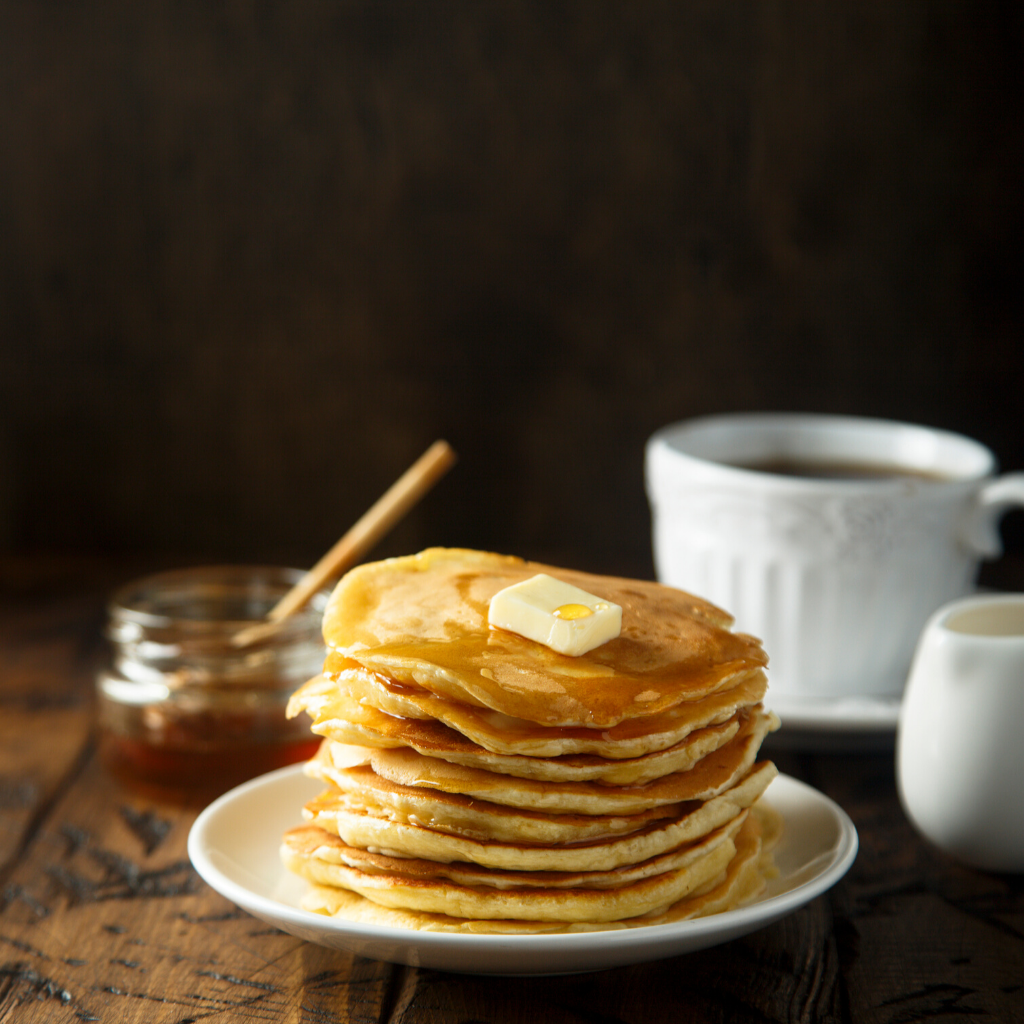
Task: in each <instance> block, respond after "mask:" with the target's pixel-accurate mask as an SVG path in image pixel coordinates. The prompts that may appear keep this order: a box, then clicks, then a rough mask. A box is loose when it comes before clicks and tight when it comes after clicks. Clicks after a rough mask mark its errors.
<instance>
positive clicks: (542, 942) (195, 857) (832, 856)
mask: <svg viewBox="0 0 1024 1024" xmlns="http://www.w3.org/2000/svg"><path fill="white" fill-rule="evenodd" d="M302 769H303V765H302V764H301V763H299V764H294V765H289V766H286V767H284V768H279V769H276V770H275V771H272V772H268V773H267V774H265V775H260V776H257V777H256V778H254V779H250V780H249V781H248V782H245V783H242V784H241V785H239V786H236V787H235V788H234V789H232V790H229V791H228V792H227V793H225V794H223V795H222V796H220V797H218V798H217V799H216V800H214V801H213V802H212V803H211V804H210V805H209V806H207V807H206V808H204V809H203V810H202V811H201V812H200V814H199V815H198V817H197V818H196V820H195V822H194V823H193V824H192V827H191V828H190V830H189V835H188V842H187V850H188V856H189V859H190V861H191V863H192V865H193V867H194V868H195V870H196V871H197V872H198V874H199V876H200V877H201V878H202V879H203V881H204V882H205V883H206V884H207V885H209V886H210V887H211V888H212V889H214V891H216V892H218V893H219V894H220V895H221V896H223V897H224V898H226V899H228V900H230V901H231V902H232V903H234V904H235V905H236V906H239V907H241V908H242V909H243V910H245V911H246V912H247V913H249V914H250V915H252V916H254V917H257V918H260V919H261V920H264V921H269V922H271V923H275V924H276V926H277V927H278V928H280V929H281V930H282V931H286V932H289V933H290V934H292V935H298V936H299V937H300V938H304V939H306V941H310V942H315V943H318V944H321V945H335V946H337V944H335V943H321V942H319V940H318V939H316V938H310V937H309V934H310V933H311V932H315V933H318V934H324V935H337V936H338V937H339V938H341V937H346V936H347V937H350V938H351V939H353V940H357V941H358V940H364V941H366V942H369V943H373V944H379V945H381V946H399V947H403V948H407V949H415V950H422V951H424V952H428V953H429V952H436V951H442V950H443V951H447V952H449V953H452V954H457V953H459V952H464V953H466V954H467V955H469V956H470V957H472V954H473V953H474V952H480V951H491V952H497V951H499V950H501V951H506V952H512V953H515V952H516V951H518V952H528V951H529V952H536V951H544V952H550V951H551V950H553V949H557V950H558V951H560V952H562V953H563V954H570V953H572V954H576V955H577V956H580V955H582V956H585V955H586V954H587V953H588V952H601V953H603V954H605V956H604V957H603V958H602V963H601V964H600V965H599V966H598V967H593V968H591V967H582V968H580V967H574V968H570V969H569V971H568V972H567V971H558V970H555V971H551V972H547V973H569V972H573V973H575V972H576V971H579V970H593V969H605V968H607V967H612V966H616V961H615V960H614V958H613V959H612V960H611V961H609V960H608V956H607V954H608V952H609V951H610V950H612V949H615V948H619V947H621V949H622V951H623V952H624V953H625V952H627V951H631V955H630V956H628V957H626V958H624V959H622V960H621V965H625V964H628V963H634V962H640V961H643V960H644V959H647V960H656V959H662V958H664V957H667V956H673V955H677V954H679V953H683V952H687V951H689V950H696V949H699V948H706V947H708V946H712V945H717V944H718V943H719V942H725V941H728V940H729V939H732V938H736V937H738V936H740V935H744V934H747V933H749V932H751V931H756V930H757V929H759V928H762V927H765V926H767V925H768V924H771V923H773V922H774V921H777V920H779V919H780V918H782V917H785V916H786V915H788V914H790V913H792V912H793V911H794V910H797V909H799V908H800V907H801V906H803V905H804V904H806V903H809V902H810V901H811V900H813V899H815V898H816V897H817V896H820V895H821V894H822V893H824V892H827V891H828V890H829V889H831V888H832V886H834V885H835V884H836V883H837V882H838V881H839V880H840V879H842V877H843V876H844V875H845V874H846V873H847V871H849V869H850V867H851V866H852V865H853V863H854V861H855V859H856V857H857V853H858V849H859V836H858V834H857V829H856V827H855V826H854V824H853V821H852V820H851V819H850V817H849V815H848V814H847V813H846V812H845V811H844V810H843V809H842V807H840V806H839V804H837V803H836V802H835V801H834V800H832V799H831V798H830V797H828V796H826V795H825V794H824V793H822V792H820V791H819V790H817V789H815V788H814V787H813V786H811V785H809V784H808V783H806V782H802V781H801V780H799V779H796V778H793V777H792V776H790V775H786V774H784V773H781V772H780V773H779V775H778V776H776V778H775V779H773V780H772V782H771V784H770V785H769V788H768V790H767V794H768V795H769V799H770V793H771V789H772V787H775V786H776V785H777V784H779V783H781V786H782V788H783V789H787V790H790V792H791V793H793V794H795V795H796V796H798V797H800V798H801V799H802V800H803V801H812V802H815V803H817V804H818V806H819V807H821V808H823V809H825V810H827V811H828V812H829V814H830V817H831V820H832V821H833V822H834V823H835V825H836V827H837V831H838V835H837V839H836V842H835V844H834V845H833V846H832V848H831V849H830V850H829V851H828V854H827V858H828V860H827V863H826V864H825V865H824V866H823V868H822V869H821V870H820V871H818V872H817V873H815V874H814V875H813V876H811V877H810V878H808V879H806V880H804V881H802V882H800V883H799V884H798V885H796V886H794V887H793V888H792V889H788V890H786V891H785V892H782V893H779V894H778V895H775V896H767V897H762V898H761V899H759V900H757V901H756V902H754V903H750V904H747V905H746V906H743V907H739V908H737V909H735V910H728V911H724V912H722V913H719V914H711V915H708V916H707V917H701V918H696V919H693V920H689V921H676V922H669V923H666V924H656V925H649V926H647V927H643V928H632V929H623V930H616V929H612V930H597V931H592V932H571V933H564V932H556V933H547V934H542V935H514V934H513V935H510V934H486V933H484V934H477V933H472V934H460V933H455V934H453V933H450V932H427V931H423V932H420V931H411V930H407V929H404V928H397V927H393V926H390V925H377V924H369V923H362V922H350V921H344V920H337V919H333V918H329V917H325V916H324V915H322V914H316V913H313V912H311V911H307V910H302V909H301V908H299V907H295V906H293V905H291V904H289V903H285V902H282V901H280V900H276V899H273V898H272V897H269V896H265V895H263V894H262V893H259V892H256V891H254V890H253V889H249V888H247V887H246V886H245V885H243V884H242V883H241V882H239V881H237V880H236V879H234V878H232V877H230V876H229V875H228V874H226V873H225V872H224V871H223V870H222V869H221V868H220V867H218V866H217V865H216V864H215V863H214V862H213V860H211V858H210V856H209V852H208V849H207V847H206V845H205V844H206V838H207V834H208V832H209V831H210V829H211V828H212V826H213V824H214V823H215V822H216V821H217V819H218V817H219V816H220V815H222V814H224V813H226V811H227V810H228V809H229V808H231V807H232V806H233V805H235V804H236V802H237V801H239V800H242V799H245V798H247V797H248V796H249V794H251V793H252V792H253V791H259V790H261V789H267V788H273V787H275V786H283V785H286V784H289V783H291V782H292V779H293V777H294V776H297V775H303V771H302ZM303 777H304V778H308V777H307V776H304V775H303ZM310 782H311V783H312V784H314V785H315V784H316V782H315V780H312V779H310ZM784 835H785V833H784ZM784 841H785V840H783V842H784ZM210 849H211V850H212V848H210ZM240 866H241V865H240ZM286 870H287V869H286V868H285V867H284V865H283V864H282V865H281V872H282V875H284V873H285V872H286ZM261 911H262V912H261ZM280 921H284V922H287V923H288V924H290V925H293V926H294V927H295V928H297V929H301V933H300V932H299V931H292V930H290V929H289V928H286V927H284V926H283V925H282V924H280V923H278V922H280ZM716 936H721V937H716ZM708 938H710V939H711V941H707V942H705V941H700V940H704V939H708ZM687 939H697V940H699V941H698V944H696V945H689V946H687V947H686V948H684V949H677V950H675V951H674V952H673V950H672V949H671V946H672V945H673V944H676V945H680V944H685V943H686V940H687ZM647 949H649V950H650V952H651V955H650V956H648V957H646V958H645V957H643V956H637V955H635V954H636V953H637V952H640V951H643V950H647ZM381 959H384V958H383V957H381ZM449 959H455V957H450V958H449ZM394 962H409V961H408V960H405V961H402V960H396V961H394ZM424 966H431V965H430V964H424ZM439 969H442V970H458V971H462V972H465V973H488V974H524V973H544V972H525V971H520V970H514V969H510V970H483V969H480V970H475V969H474V967H473V966H472V965H469V966H457V967H441V968H439Z"/></svg>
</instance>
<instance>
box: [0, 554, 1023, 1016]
mask: <svg viewBox="0 0 1024 1024" xmlns="http://www.w3.org/2000/svg"><path fill="white" fill-rule="evenodd" d="M119 581H120V579H115V578H113V577H112V576H111V575H110V574H109V573H108V572H107V571H106V570H104V569H103V568H102V567H101V568H99V569H96V568H95V567H89V566H86V567H84V568H83V567H81V566H78V567H76V568H75V569H74V571H68V570H67V569H66V567H62V566H61V565H59V564H56V565H55V564H49V565H43V566H41V567H40V566H38V565H31V564H29V565H26V564H24V563H22V564H19V565H15V566H13V567H12V566H0V1024H7V1022H9V1021H15V1022H18V1024H22V1022H26V1024H27V1022H34V1021H55V1022H64V1021H68V1022H77V1021H120V1022H135V1021H138V1022H143V1021H145V1022H157V1024H162V1022H168V1024H171V1022H175V1024H187V1022H189V1021H199V1020H204V1021H266V1022H278V1021H295V1022H299V1021H302V1022H310V1024H332V1022H350V1021H351V1022H401V1024H420V1022H423V1024H427V1022H429V1024H471V1022H491V1024H505V1022H508V1024H512V1022H533V1021H544V1022H549V1021H550V1022H557V1024H562V1022H565V1024H569V1022H586V1024H615V1022H629V1024H633V1022H637V1024H641V1022H659V1021H665V1022H670V1021H671V1022H676V1021H689V1020H694V1021H740V1022H742V1021H750V1022H764V1021H855V1022H869V1021H870V1022H890V1024H903V1022H910V1021H924V1020H938V1021H943V1022H946V1021H957V1020H967V1019H972V1020H973V1019H976V1018H985V1019H987V1020H991V1021H998V1022H1013V1021H1024V877H1022V876H1006V875H993V874H987V873H984V872H980V871H975V870H972V869H970V868H967V867H964V866H962V865H960V864H958V863H957V862H955V861H953V860H951V859H950V858H948V857H946V856H945V855H943V854H942V853H940V852H938V851H936V850H934V849H932V848H931V847H929V846H928V845H927V844H926V843H924V842H923V841H922V840H921V839H919V838H918V837H917V835H916V834H915V833H914V832H913V831H912V829H911V827H910V825H909V824H908V822H907V820H906V818H905V817H904V815H903V813H902V811H901V809H900V806H899V802H898V800H897V796H896V791H895V786H894V778H893V758H892V752H891V751H882V752H876V753H871V754H865V753H845V754H844V753H793V752H787V751H781V752H779V753H778V754H777V756H776V761H777V763H778V764H779V767H780V768H781V769H782V770H783V771H784V772H787V773H789V774H791V775H794V776H796V777H797V778H799V779H803V780H805V781H807V782H809V783H810V784H811V785H813V786H815V787H817V788H818V789H820V790H822V791H823V792H825V793H827V794H828V795H829V796H831V797H832V798H833V799H835V800H837V801H838V802H839V803H840V804H841V805H842V806H843V807H844V808H845V809H846V811H847V812H848V813H849V814H850V816H851V817H852V818H853V820H854V822H855V824H856V826H857V828H858V830H859V833H860V843H861V847H860V853H859V855H858V858H857V861H856V863H855V864H854V866H853V868H852V870H851V871H850V873H849V874H848V875H847V877H846V879H844V880H843V881H842V882H841V883H840V884H839V885H837V886H836V887H835V888H834V889H833V890H832V891H831V892H829V893H828V894H827V895H825V896H822V897H820V898H818V899H816V900H814V901H813V902H812V903H810V904H809V905H808V906H806V907H804V908H803V909H801V910H799V911H797V912H795V913H794V914H792V915H791V916H789V917H788V918H786V919H784V920H782V921H780V922H778V923H777V924H775V925H772V926H770V927H768V928H765V929H763V930H761V931H759V932H756V933H754V934H752V935H749V936H747V937H746V938H742V939H738V940H736V941H733V942H730V943H728V944H726V945H722V946H719V947H716V948H713V949H709V950H706V951H703V952H700V953H694V954H690V955H686V956H680V957H676V958H673V959H670V960H664V961H660V962H656V963H648V964H642V965H638V966H633V967H628V968H622V969H618V970H610V971H604V972H600V973H595V974H583V975H573V976H566V977H546V978H491V977H475V976H469V975H453V974H444V973H440V972H436V971H428V970H420V969H416V968H411V967H402V966H396V965H393V964H387V963H380V962H376V961H370V960H364V959H360V958H359V957H354V956H352V955H349V954H345V953H339V952H336V951H332V950H328V949H324V948H321V947H318V946H315V945H310V944H309V943H306V942H302V941H300V940H299V939H296V938H293V937H291V936H290V935H286V934H284V933H283V932H279V931H277V930H275V929H273V928H269V927H267V926H266V925H265V924H263V923H262V922H260V921H258V920H256V919H254V918H252V917H249V916H248V915H247V914H245V913H244V912H242V911H240V910H238V909H237V908H236V907H234V906H233V905H232V904H231V903H229V902H228V901H227V900H226V899H224V898H223V897H221V896H219V895H218V894H217V893H215V892H214V891H213V890H211V889H210V888H208V887H207V886H206V885H205V884H204V883H203V882H202V881H201V880H200V879H199V877H198V875H197V874H196V873H195V871H194V870H193V869H192V867H191V866H190V864H189V862H188V858H187V855H186V845H185V844H186V839H187V835H188V830H189V826H190V825H191V823H192V821H193V820H194V817H195V813H196V812H195V810H188V809H184V808H180V807H175V806H171V805H166V804H160V803H154V802H153V801H151V800H146V799H141V798H139V797H137V796H134V795H132V794H131V793H128V792H126V791H124V790H122V789H120V788H119V787H118V786H117V784H115V783H114V782H113V781H111V780H110V779H109V778H108V777H107V776H106V775H105V774H104V772H103V770H102V768H101V767H100V766H99V765H98V763H97V760H96V756H95V735H94V726H93V704H92V686H93V677H94V673H95V670H96V667H97V666H98V665H99V664H100V663H101V662H102V660H103V659H104V658H105V656H106V652H105V650H104V647H103V643H102V641H101V639H100V628H101V625H102V620H103V600H104V596H105V594H106V593H107V592H108V590H109V588H110V586H112V585H113V583H115V582H119ZM1022 799H1024V796H1022Z"/></svg>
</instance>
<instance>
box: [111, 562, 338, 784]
mask: <svg viewBox="0 0 1024 1024" xmlns="http://www.w3.org/2000/svg"><path fill="white" fill-rule="evenodd" d="M301 575H302V573H301V572H300V571H299V570H297V569H285V568H277V567H260V566H210V567H203V568H195V569H182V570H175V571H172V572H165V573H159V574H156V575H153V576H148V577H146V578H144V579H141V580H137V581H135V582H134V583H130V584H128V585H127V586H125V587H123V588H122V589H121V590H119V591H118V592H117V593H116V594H115V595H114V596H113V598H112V599H111V601H110V605H109V609H108V612H109V619H108V623H107V629H106V635H107V638H108V639H109V641H110V643H111V648H112V652H111V653H112V659H111V664H110V667H109V668H107V669H105V670H104V671H102V672H101V673H100V675H99V677H98V679H97V691H98V700H99V722H100V756H101V759H102V761H103V763H104V764H105V765H106V767H107V768H108V769H109V770H110V771H111V772H112V773H113V775H114V776H116V777H117V778H118V779H119V780H121V781H122V782H123V783H125V784H127V785H128V786H130V787H131V788H132V789H134V790H136V791H139V792H141V793H143V794H145V795H148V796H152V797H155V798H158V799H167V800H173V801H176V802H186V803H203V802H206V801H208V800H210V799H212V798H213V797H215V796H217V795H218V794H220V793H223V792H225V791H226V790H228V789H230V788H231V787H232V786H235V785H237V784H238V783H240V782H243V781H245V780H246V779H250V778H253V777H255V776H257V775H261V774H263V773H264V772H267V771H270V770H272V769H274V768H280V767H283V766H285V765H288V764H291V763H293V762H296V761H303V760H307V759H308V758H310V757H312V755H313V754H314V753H315V752H316V748H317V746H318V743H319V741H318V740H317V739H316V738H315V737H312V738H311V736H310V732H309V722H308V720H306V718H305V716H301V717H300V718H299V719H292V720H288V719H287V718H286V717H285V707H286V705H287V702H288V698H289V696H290V695H291V693H292V692H293V691H294V690H296V689H297V688H298V687H299V686H300V685H301V684H302V683H304V682H305V681H306V680H307V679H309V678H310V677H312V676H314V675H317V674H318V673H319V672H320V670H321V668H322V666H323V660H324V645H323V640H322V637H321V632H320V621H321V618H322V615H323V610H324V606H325V604H326V601H327V596H328V592H327V591H321V592H320V593H318V594H316V595H315V596H314V597H313V598H312V599H311V600H310V601H309V602H308V603H307V605H306V606H305V607H304V608H303V609H301V610H300V611H298V612H297V613H295V614H294V615H292V616H291V617H290V618H287V619H285V620H284V621H283V622H282V623H281V625H280V628H279V629H277V630H276V631H275V632H273V633H272V634H270V635H269V636H265V637H263V638H262V639H259V640H257V641H255V642H253V643H251V644H249V645H247V646H241V647H240V646H238V645H237V644H236V643H233V642H232V641H233V639H234V638H235V637H236V635H237V634H238V633H239V632H240V631H241V630H243V629H245V628H246V627H248V626H252V625H254V624H256V623H259V622H261V621H263V620H264V618H265V616H266V614H267V612H269V611H270V609H271V608H273V607H274V605H275V604H277V602H278V601H279V600H280V599H281V597H283V596H284V594H285V593H287V591H288V590H289V589H290V588H291V587H292V586H293V585H294V584H295V583H296V582H297V580H298V579H299V578H300V577H301Z"/></svg>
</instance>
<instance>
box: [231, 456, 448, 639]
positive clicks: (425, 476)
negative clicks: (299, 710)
mask: <svg viewBox="0 0 1024 1024" xmlns="http://www.w3.org/2000/svg"><path fill="white" fill-rule="evenodd" d="M454 463H455V452H454V451H453V450H452V448H451V447H450V445H449V444H448V442H447V441H435V442H434V443H433V444H432V445H431V446H430V447H429V448H428V449H427V450H426V451H425V452H424V453H423V454H422V455H421V456H420V457H419V458H418V459H417V460H416V461H415V462H414V463H413V464H412V465H411V466H410V467H409V468H408V469H407V470H406V471H405V472H404V473H403V474H402V475H401V476H400V477H399V478H398V479H397V480H396V481H395V482H394V483H393V484H392V485H391V486H390V487H389V488H388V489H387V490H386V491H385V492H384V494H382V495H381V496H380V497H379V498H378V499H377V501H376V502H374V504H373V505H371V506H370V508H368V509H367V510H366V512H364V513H363V515H362V516H361V517H360V518H359V520H358V521H357V522H356V523H355V524H354V525H353V526H352V527H351V529H349V531H348V532H347V533H346V534H345V535H344V536H343V537H342V538H341V539H340V540H339V541H338V542H337V543H336V544H335V545H334V547H332V548H331V550H330V551H328V552H327V554H325V555H324V556H323V558H321V559H320V561H319V562H317V563H316V565H314V566H313V568H312V569H310V570H309V572H307V573H306V574H305V575H304V576H303V577H302V579H300V580H299V582H298V583H296V584H295V586H294V587H292V589H291V590H289V591H288V593H287V594H285V595H284V597H282V598H281V600H280V601H278V603H277V604H276V605H274V607H273V608H271V610H270V611H269V612H268V613H267V622H266V623H260V624H259V625H257V626H251V627H249V628H247V629H244V630H242V631H241V632H239V633H238V634H237V635H236V636H235V637H234V643H235V644H236V646H239V647H244V646H246V645H247V644H249V643H252V642H253V641H254V640H256V639H259V638H260V637H263V636H266V635H267V633H268V632H272V631H273V625H274V624H275V623H278V622H281V621H282V619H286V618H288V616H289V615H293V614H294V613H295V612H297V611H298V610H299V609H300V608H301V607H302V606H303V605H304V604H305V603H306V602H307V601H308V600H309V599H310V598H311V597H312V596H313V595H314V594H315V593H316V592H317V591H318V590H319V589H320V588H321V587H323V585H324V584H325V583H327V581H328V580H331V579H334V578H335V577H337V576H340V575H341V574H342V573H343V572H344V571H345V570H346V569H348V568H349V567H350V566H352V565H354V564H355V563H356V562H357V561H359V559H360V558H361V557H362V556H363V555H364V554H366V552H367V551H369V550H370V548H372V547H373V546H374V544H376V543H377V541H379V540H380V539H381V538H382V537H383V536H384V535H385V534H386V533H387V532H388V531H389V530H390V529H391V528H392V527H393V526H394V525H395V524H396V523H397V522H398V521H399V520H400V519H401V518H402V517H403V516H404V515H405V514H406V513H407V512H408V511H409V510H410V509H411V508H412V507H413V506H414V505H415V504H416V503H417V502H418V501H419V500H420V499H421V498H422V497H423V495H424V494H426V493H427V491H429V490H430V488H431V487H433V486H434V484H436V483H437V481H438V480H440V479H441V477H442V476H444V474H445V473H447V472H448V470H449V469H451V467H452V466H453V465H454Z"/></svg>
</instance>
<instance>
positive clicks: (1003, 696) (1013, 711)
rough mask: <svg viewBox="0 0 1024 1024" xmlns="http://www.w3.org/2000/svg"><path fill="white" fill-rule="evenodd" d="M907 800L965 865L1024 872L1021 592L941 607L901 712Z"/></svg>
mask: <svg viewBox="0 0 1024 1024" xmlns="http://www.w3.org/2000/svg"><path fill="white" fill-rule="evenodd" d="M896 768H897V778H898V781H899V789H900V799H901V800H902V802H903V807H904V809H905V810H906V812H907V816H908V817H909V818H910V820H911V822H912V823H913V824H914V826H915V827H916V828H917V829H918V831H920V832H921V833H922V834H923V835H924V836H926V837H927V838H928V839H930V840H931V841H932V842H933V843H935V844H936V845H937V846H939V847H941V848H942V849H944V850H945V851H946V852H947V853H950V854H952V855H953V856H955V857H957V858H958V859H960V860H962V861H965V862H966V863H969V864H973V865H974V866H976V867H980V868H984V869H987V870H991V871H1014V872H1017V871H1024V594H986V595H978V596H975V597H968V598H963V599H961V600H959V601H953V602H951V603H950V604H947V605H945V606H943V607H942V608H940V609H939V610H938V611H937V612H936V613H935V614H934V615H933V616H932V617H931V619H930V620H929V622H928V624H927V625H926V626H925V629H924V632H923V633H922V635H921V639H920V642H919V644H918V647H917V652H916V654H915V656H914V662H913V666H912V668H911V672H910V677H909V679H908V682H907V688H906V692H905V694H904V698H903V705H902V708H901V713H900V724H899V731H898V736H897V746H896Z"/></svg>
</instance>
